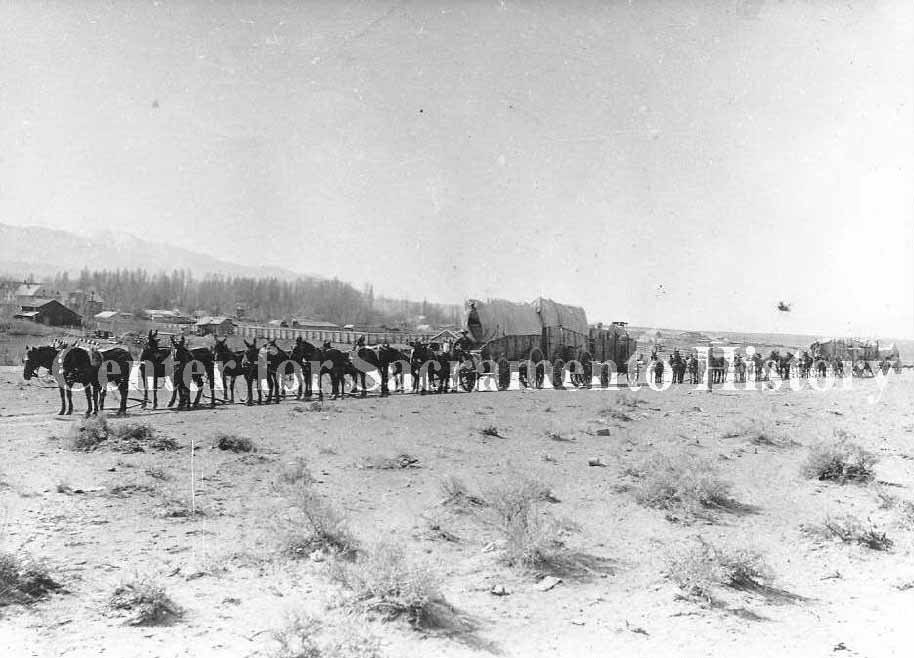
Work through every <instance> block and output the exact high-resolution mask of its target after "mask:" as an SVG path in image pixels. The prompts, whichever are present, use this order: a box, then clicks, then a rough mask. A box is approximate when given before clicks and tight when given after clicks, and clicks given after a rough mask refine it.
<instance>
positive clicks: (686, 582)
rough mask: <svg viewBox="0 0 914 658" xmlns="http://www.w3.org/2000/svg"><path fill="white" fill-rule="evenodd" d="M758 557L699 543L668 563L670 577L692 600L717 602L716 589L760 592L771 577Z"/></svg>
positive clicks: (670, 559) (704, 542)
mask: <svg viewBox="0 0 914 658" xmlns="http://www.w3.org/2000/svg"><path fill="white" fill-rule="evenodd" d="M767 574H768V568H767V566H766V565H765V563H764V560H763V559H762V558H761V556H759V555H758V553H755V552H753V551H750V550H746V549H737V550H733V551H731V550H728V549H725V548H721V547H718V546H714V545H712V544H709V543H708V542H706V541H704V540H702V539H701V538H699V539H698V543H697V544H694V545H692V546H691V547H689V548H688V549H687V550H684V551H680V552H678V553H674V554H672V555H671V556H670V558H669V560H668V562H667V577H669V578H670V579H671V580H672V581H673V582H674V583H676V584H677V585H678V586H679V588H680V589H682V590H683V591H685V592H686V593H687V594H688V595H690V596H696V597H698V598H701V599H704V600H706V601H709V602H710V601H711V600H712V599H713V594H714V590H715V588H718V587H732V588H735V589H757V588H759V587H760V586H761V582H760V581H763V580H765V579H766V578H767V577H768V576H767Z"/></svg>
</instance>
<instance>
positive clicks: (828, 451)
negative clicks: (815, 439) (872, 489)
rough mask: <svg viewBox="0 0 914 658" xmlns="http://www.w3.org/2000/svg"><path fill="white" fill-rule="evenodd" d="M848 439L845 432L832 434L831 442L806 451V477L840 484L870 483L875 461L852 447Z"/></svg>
mask: <svg viewBox="0 0 914 658" xmlns="http://www.w3.org/2000/svg"><path fill="white" fill-rule="evenodd" d="M851 438H852V435H850V434H848V433H847V432H842V431H840V430H835V436H834V438H833V439H832V440H830V441H822V442H820V443H818V444H817V445H815V446H813V447H812V448H810V450H809V456H808V457H807V458H806V463H805V464H804V466H803V473H804V474H805V475H806V477H809V478H815V479H816V480H823V481H831V482H839V483H841V484H844V483H846V482H868V481H870V480H872V479H873V476H874V472H873V466H874V465H875V464H876V461H877V457H876V455H874V454H873V453H871V452H869V451H867V450H865V449H864V448H862V447H861V446H859V445H857V444H856V443H853V442H852V441H851Z"/></svg>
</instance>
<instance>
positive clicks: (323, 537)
mask: <svg viewBox="0 0 914 658" xmlns="http://www.w3.org/2000/svg"><path fill="white" fill-rule="evenodd" d="M288 497H289V502H290V504H291V506H290V509H289V513H288V515H287V517H286V519H285V524H286V537H285V540H284V544H285V552H286V553H287V554H288V555H291V556H293V557H307V556H309V555H311V554H312V553H314V552H315V551H324V552H328V553H332V554H336V555H338V556H340V557H346V558H351V557H353V556H354V555H355V553H356V551H357V549H358V542H357V541H356V539H355V537H353V535H352V533H351V532H350V531H349V528H348V525H347V524H346V521H345V519H344V518H343V517H342V516H341V515H340V514H339V512H337V511H336V510H335V509H334V508H333V506H332V505H331V504H330V503H329V502H327V501H326V500H324V499H323V498H321V496H320V495H319V494H318V493H317V492H315V491H314V490H313V489H311V488H310V487H307V486H299V487H295V488H294V489H292V490H291V491H290V492H289V494H288Z"/></svg>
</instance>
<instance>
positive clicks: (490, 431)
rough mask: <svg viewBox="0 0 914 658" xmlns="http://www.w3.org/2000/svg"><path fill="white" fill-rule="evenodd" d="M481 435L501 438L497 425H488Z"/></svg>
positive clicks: (480, 431) (481, 431)
mask: <svg viewBox="0 0 914 658" xmlns="http://www.w3.org/2000/svg"><path fill="white" fill-rule="evenodd" d="M479 433H480V434H482V435H483V436H494V437H496V438H501V434H499V433H498V428H497V427H496V426H495V425H486V426H485V427H483V428H482V429H481V430H479Z"/></svg>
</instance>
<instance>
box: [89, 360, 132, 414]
mask: <svg viewBox="0 0 914 658" xmlns="http://www.w3.org/2000/svg"><path fill="white" fill-rule="evenodd" d="M96 352H97V354H98V355H99V356H100V363H99V367H98V371H97V372H96V374H95V383H96V385H97V386H98V411H104V410H105V396H106V395H107V394H108V384H114V385H115V386H116V387H117V391H118V394H119V395H120V405H119V407H118V410H117V414H116V415H118V416H126V415H127V396H128V390H129V387H130V368H131V367H132V366H133V357H132V356H131V355H130V352H129V351H128V350H126V349H124V348H123V347H110V348H108V349H106V350H101V351H98V350H94V349H93V350H91V351H90V354H91V355H92V357H93V360H96V361H98V360H99V359H98V358H96V357H95V353H96Z"/></svg>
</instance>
